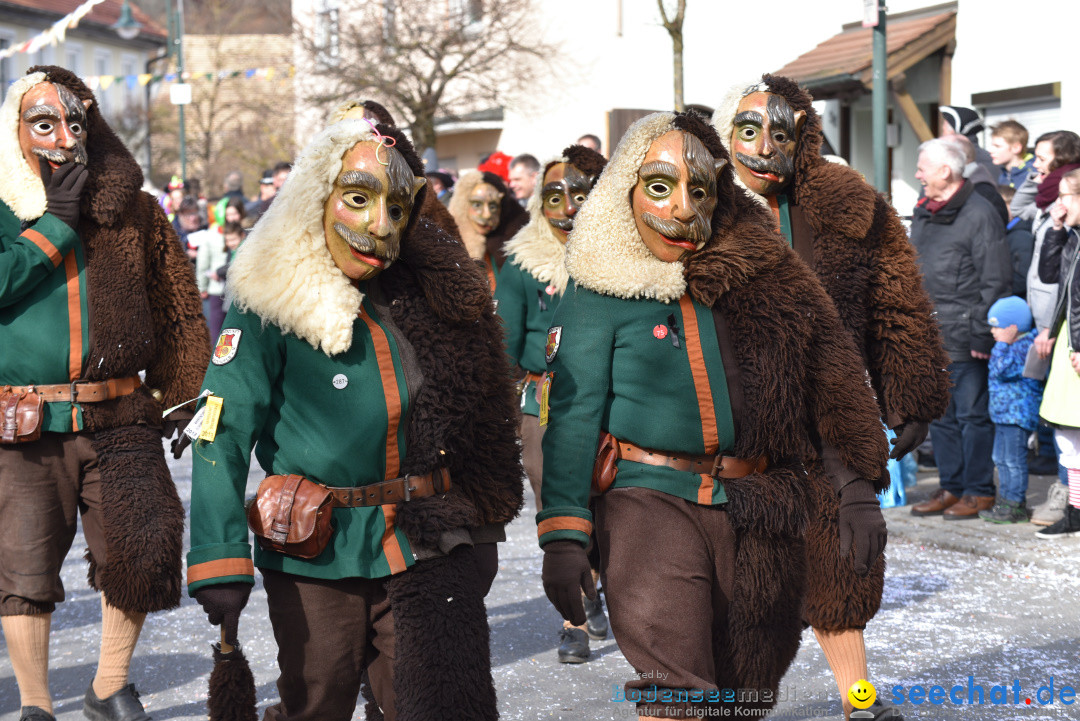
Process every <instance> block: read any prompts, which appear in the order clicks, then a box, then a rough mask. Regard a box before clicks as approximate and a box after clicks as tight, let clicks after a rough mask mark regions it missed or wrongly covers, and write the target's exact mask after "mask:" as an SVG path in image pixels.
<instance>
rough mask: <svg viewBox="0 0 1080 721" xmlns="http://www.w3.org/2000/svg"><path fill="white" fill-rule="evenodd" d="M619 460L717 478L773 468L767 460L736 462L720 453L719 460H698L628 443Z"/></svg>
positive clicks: (622, 446) (709, 457)
mask: <svg viewBox="0 0 1080 721" xmlns="http://www.w3.org/2000/svg"><path fill="white" fill-rule="evenodd" d="M616 447H617V448H618V453H619V458H621V459H623V460H626V461H633V462H634V463H645V464H646V465H650V466H664V467H667V468H674V469H675V470H676V471H687V472H689V473H699V474H702V475H706V476H712V477H713V478H742V477H743V476H749V475H750V474H751V473H761V472H762V471H764V470H765V469H766V468H768V467H769V462H768V459H766V458H765V456H758V457H757V458H735V457H734V456H725V455H724V454H722V453H718V454H716V455H715V456H712V455H704V456H695V455H691V454H689V453H667V452H665V451H653V450H649V449H648V448H642V447H641V446H636V445H634V444H633V443H628V442H626V441H618V443H617V446H616Z"/></svg>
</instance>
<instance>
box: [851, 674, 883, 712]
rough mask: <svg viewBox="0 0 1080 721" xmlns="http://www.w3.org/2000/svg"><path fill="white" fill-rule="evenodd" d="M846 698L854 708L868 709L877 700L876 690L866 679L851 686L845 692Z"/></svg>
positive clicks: (861, 679)
mask: <svg viewBox="0 0 1080 721" xmlns="http://www.w3.org/2000/svg"><path fill="white" fill-rule="evenodd" d="M847 697H848V701H850V702H851V705H852V706H854V707H855V708H858V709H863V708H869V707H870V705H871V704H873V703H874V700H875V699H876V698H877V689H875V688H874V686H873V684H871V683H870V682H869V681H867V680H866V679H864V678H860V679H859V680H858V681H856V682H855V683H853V684H851V688H849V689H848V691H847Z"/></svg>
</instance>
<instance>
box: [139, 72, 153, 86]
mask: <svg viewBox="0 0 1080 721" xmlns="http://www.w3.org/2000/svg"><path fill="white" fill-rule="evenodd" d="M153 77H154V76H153V75H151V74H150V73H143V74H141V75H140V76H139V85H146V84H147V83H148V82H150V80H151V79H153Z"/></svg>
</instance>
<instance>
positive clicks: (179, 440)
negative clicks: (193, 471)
mask: <svg viewBox="0 0 1080 721" xmlns="http://www.w3.org/2000/svg"><path fill="white" fill-rule="evenodd" d="M194 417H195V414H194V413H192V412H191V411H189V410H185V409H183V408H179V409H177V410H175V411H173V412H172V413H170V414H169V417H168V418H166V419H165V420H164V421H163V422H162V424H161V437H162V438H172V437H173V434H176V438H173V442H172V446H171V447H172V454H173V458H175V459H176V460H180V456H182V455H184V449H185V448H187V447H188V446H190V445H191V439H190V438H188V436H187V435H186V434H185V433H184V429H185V428H187V426H188V423H190V422H191V419H192V418H194Z"/></svg>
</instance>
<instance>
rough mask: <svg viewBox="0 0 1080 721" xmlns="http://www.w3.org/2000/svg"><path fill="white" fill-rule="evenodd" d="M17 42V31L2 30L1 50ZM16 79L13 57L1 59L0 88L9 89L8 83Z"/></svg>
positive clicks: (0, 32) (0, 36)
mask: <svg viewBox="0 0 1080 721" xmlns="http://www.w3.org/2000/svg"><path fill="white" fill-rule="evenodd" d="M14 44H15V33H13V32H11V31H10V30H0V50H6V49H7V48H10V47H11V46H12V45H14ZM14 79H15V63H14V62H13V61H12V59H11V58H4V59H3V60H0V88H2V89H3V90H4V91H6V90H7V86H8V83H10V82H11V81H12V80H14Z"/></svg>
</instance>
